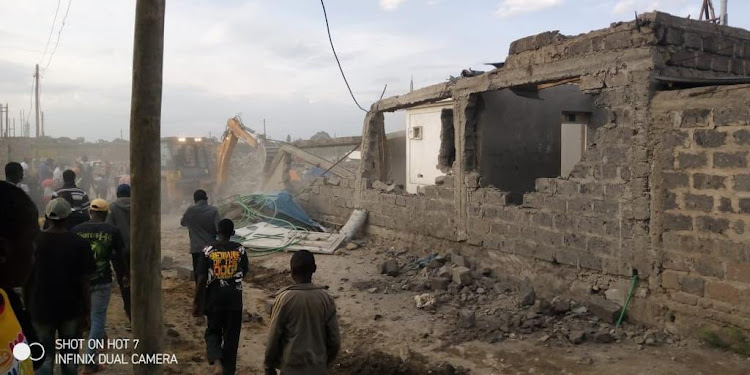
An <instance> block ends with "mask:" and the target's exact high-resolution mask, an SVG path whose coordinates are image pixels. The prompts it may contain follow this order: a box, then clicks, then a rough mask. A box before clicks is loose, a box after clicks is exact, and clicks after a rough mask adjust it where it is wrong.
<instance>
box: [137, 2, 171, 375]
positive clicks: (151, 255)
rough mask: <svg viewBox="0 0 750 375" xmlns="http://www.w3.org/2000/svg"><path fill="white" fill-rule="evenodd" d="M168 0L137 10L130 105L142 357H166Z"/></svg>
mask: <svg viewBox="0 0 750 375" xmlns="http://www.w3.org/2000/svg"><path fill="white" fill-rule="evenodd" d="M164 4H165V0H138V1H137V2H136V6H135V37H134V46H133V87H132V94H131V95H132V97H131V104H130V170H131V175H132V176H131V178H132V198H131V199H132V207H131V217H130V227H131V232H130V236H131V244H132V245H131V246H130V248H131V252H130V264H131V269H130V280H131V281H130V283H131V297H132V304H133V305H132V306H133V308H132V318H133V336H134V338H136V339H139V340H140V343H139V345H138V348H136V349H135V352H136V353H137V354H154V353H161V352H163V350H162V348H163V339H162V336H163V334H162V333H163V330H164V327H163V318H162V303H161V244H160V241H161V216H160V212H159V209H160V207H161V204H160V196H159V195H160V194H159V192H160V191H161V188H160V185H161V173H160V171H161V168H160V157H161V154H160V151H159V138H160V128H161V93H162V66H163V58H164ZM163 371H164V369H163V368H162V366H161V365H143V364H137V365H133V373H134V374H136V375H155V374H162V373H163Z"/></svg>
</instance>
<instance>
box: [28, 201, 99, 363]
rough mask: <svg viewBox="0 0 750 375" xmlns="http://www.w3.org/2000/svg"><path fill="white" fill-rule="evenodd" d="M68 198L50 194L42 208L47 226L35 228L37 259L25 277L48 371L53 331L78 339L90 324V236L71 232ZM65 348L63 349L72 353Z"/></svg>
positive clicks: (53, 353)
mask: <svg viewBox="0 0 750 375" xmlns="http://www.w3.org/2000/svg"><path fill="white" fill-rule="evenodd" d="M71 211H72V210H71V207H70V204H69V203H68V202H67V201H66V200H65V199H63V198H57V199H53V200H51V201H50V202H49V203H48V204H47V207H46V209H45V211H44V213H45V217H46V219H47V224H48V227H47V229H46V230H45V231H43V232H42V233H40V234H39V236H38V238H37V244H36V253H35V256H36V261H35V263H34V267H33V269H32V271H31V277H30V278H29V283H28V288H27V290H28V293H27V294H28V295H27V301H28V309H29V313H30V315H31V322H32V325H33V326H34V329H35V330H36V332H37V335H38V336H39V342H40V343H41V344H42V346H43V347H44V351H45V357H44V363H43V365H42V367H41V369H40V370H39V373H40V374H52V369H53V367H54V365H55V361H54V359H55V336H57V339H59V340H67V341H68V342H71V340H74V339H81V336H82V331H83V329H84V328H85V326H87V325H88V317H89V309H90V307H89V276H90V274H91V272H92V271H93V270H94V259H93V257H92V255H91V248H90V247H89V244H88V242H86V241H85V240H83V239H82V238H80V237H78V236H77V235H75V234H73V233H70V231H69V230H68V220H69V218H70V213H71ZM76 352H77V351H76V350H74V349H70V348H64V349H62V350H61V354H63V355H66V354H76ZM60 367H61V370H62V374H63V375H75V374H77V366H76V365H75V364H61V366H60Z"/></svg>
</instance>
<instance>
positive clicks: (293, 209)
mask: <svg viewBox="0 0 750 375" xmlns="http://www.w3.org/2000/svg"><path fill="white" fill-rule="evenodd" d="M266 198H267V199H268V201H267V202H266V205H265V206H264V207H263V208H265V209H270V210H273V209H274V208H275V209H276V215H277V216H278V215H281V216H282V218H283V219H293V220H294V221H295V222H297V223H299V224H302V225H304V226H308V227H312V228H318V229H320V230H323V229H324V228H323V226H321V225H320V224H318V223H317V222H315V220H313V219H311V218H310V216H308V215H307V212H305V210H303V209H302V207H300V206H299V205H298V204H297V202H295V201H294V199H292V195H291V194H289V192H287V191H283V190H282V191H279V192H275V193H268V194H266ZM268 222H269V223H271V224H274V225H279V226H285V224H284V223H283V222H280V221H278V220H268ZM297 223H295V224H297Z"/></svg>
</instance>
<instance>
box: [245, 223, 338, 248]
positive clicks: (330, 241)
mask: <svg viewBox="0 0 750 375" xmlns="http://www.w3.org/2000/svg"><path fill="white" fill-rule="evenodd" d="M235 232H236V235H238V236H240V237H243V238H244V240H243V241H242V245H243V246H245V247H247V248H254V249H275V248H280V247H284V246H285V245H286V248H285V250H286V251H299V250H308V251H310V252H313V253H318V254H333V253H334V252H335V251H336V249H337V248H338V247H339V245H341V243H342V242H343V241H344V235H343V234H337V233H321V232H307V231H299V230H292V229H287V228H282V227H278V226H275V225H273V224H270V223H258V224H254V225H251V226H248V227H245V228H238V229H237V230H236V231H235ZM290 243H294V244H292V245H289V244H290Z"/></svg>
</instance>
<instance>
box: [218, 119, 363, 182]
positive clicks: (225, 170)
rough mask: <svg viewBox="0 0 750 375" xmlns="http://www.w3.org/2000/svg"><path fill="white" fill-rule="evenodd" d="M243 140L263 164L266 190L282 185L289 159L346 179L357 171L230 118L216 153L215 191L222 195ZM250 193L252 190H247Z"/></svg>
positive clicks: (256, 159)
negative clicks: (234, 155) (286, 161)
mask: <svg viewBox="0 0 750 375" xmlns="http://www.w3.org/2000/svg"><path fill="white" fill-rule="evenodd" d="M239 140H241V141H243V142H245V143H247V144H248V145H249V146H250V147H251V149H252V150H253V151H252V153H251V155H252V156H251V157H253V158H254V159H255V163H257V164H258V165H262V166H263V170H262V176H261V181H262V183H261V186H263V189H264V190H276V189H280V188H283V186H282V185H283V184H280V182H281V181H282V180H283V177H280V176H279V175H281V174H285V173H286V171H285V170H284V165H285V163H284V161H285V160H287V159H288V158H295V159H296V160H299V161H302V162H304V163H307V164H309V165H313V166H317V167H320V168H326V169H328V170H330V172H331V173H333V174H336V175H338V176H341V177H345V178H353V177H354V172H352V171H350V170H348V169H346V168H343V167H341V166H339V165H337V164H336V163H334V162H332V161H330V160H326V159H324V158H322V157H320V156H317V155H313V154H311V153H309V152H307V151H304V150H302V149H300V148H298V147H295V146H293V145H291V144H289V143H286V142H281V141H275V140H270V139H267V138H266V137H265V136H263V135H262V134H258V133H256V132H254V131H253V130H251V129H249V128H247V127H245V126H244V125H243V124H242V120H241V119H240V118H239V117H234V118H230V119H229V120H228V121H227V127H226V130H225V131H224V136H223V137H222V142H221V144H220V145H219V149H218V153H217V174H216V189H215V190H216V192H217V193H218V194H221V193H222V192H223V188H224V186H225V184H226V182H227V178H228V176H229V167H230V159H231V158H232V153H233V152H234V149H235V147H236V146H237V142H238V141H239ZM271 178H276V180H278V181H273V183H269V182H271V181H269V179H271ZM248 193H250V192H248Z"/></svg>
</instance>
